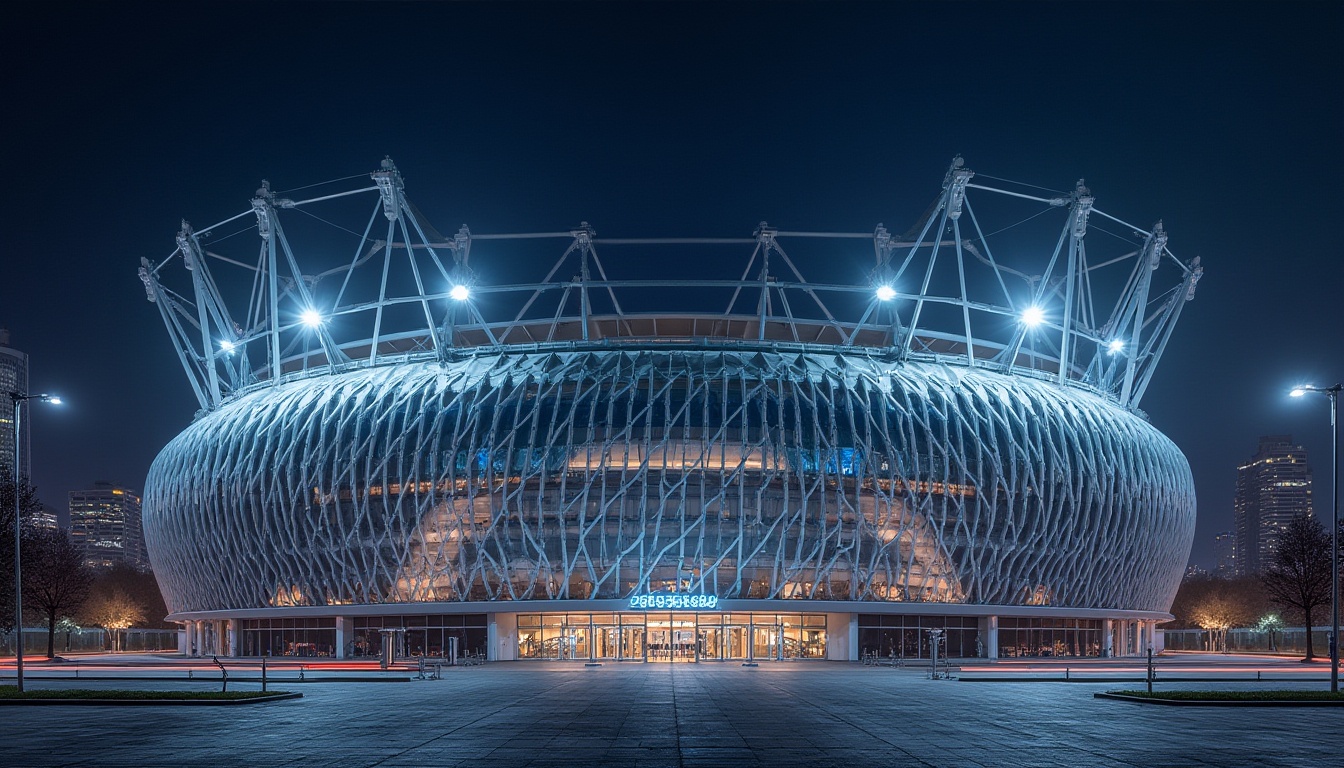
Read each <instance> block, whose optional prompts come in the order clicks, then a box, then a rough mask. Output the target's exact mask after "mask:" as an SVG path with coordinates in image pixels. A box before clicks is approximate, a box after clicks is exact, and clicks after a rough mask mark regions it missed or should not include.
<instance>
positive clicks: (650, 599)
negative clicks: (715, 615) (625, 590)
mask: <svg viewBox="0 0 1344 768" xmlns="http://www.w3.org/2000/svg"><path fill="white" fill-rule="evenodd" d="M718 607H719V597H718V595H683V594H680V593H678V592H653V593H650V594H647V595H631V596H630V608H631V609H632V610H637V611H644V610H648V609H650V608H671V609H673V610H679V609H686V608H698V609H705V610H710V611H713V610H717V609H718Z"/></svg>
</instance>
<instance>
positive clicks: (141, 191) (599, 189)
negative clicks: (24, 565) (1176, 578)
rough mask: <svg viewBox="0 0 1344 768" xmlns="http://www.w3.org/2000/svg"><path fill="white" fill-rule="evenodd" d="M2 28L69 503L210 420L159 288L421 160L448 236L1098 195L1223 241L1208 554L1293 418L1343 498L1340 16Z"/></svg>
mask: <svg viewBox="0 0 1344 768" xmlns="http://www.w3.org/2000/svg"><path fill="white" fill-rule="evenodd" d="M3 35H4V46H3V53H2V54H0V55H3V57H4V72H5V79H4V82H5V90H6V97H5V104H6V109H5V113H6V114H7V115H8V117H6V118H5V119H4V135H5V139H6V140H5V142H4V146H5V148H6V149H7V150H8V154H9V157H10V171H9V178H8V182H7V183H6V184H5V190H4V206H3V209H2V210H3V212H4V213H3V216H4V224H5V227H4V228H5V230H6V235H7V236H6V238H5V243H4V245H3V247H0V264H3V268H2V269H0V275H3V277H0V280H3V282H0V326H7V327H8V328H9V329H10V330H11V331H12V334H13V339H12V343H13V345H14V346H16V347H18V348H19V349H22V350H24V351H26V352H27V353H28V354H29V355H30V357H31V365H32V389H33V391H50V392H59V393H60V394H61V395H63V396H64V397H65V398H66V399H67V402H68V404H67V405H65V406H63V407H61V408H59V409H57V408H51V407H41V408H40V409H39V408H34V412H33V421H32V423H33V426H34V431H33V457H32V458H33V475H34V478H33V479H34V481H35V482H36V484H37V486H38V488H39V492H40V494H41V495H42V497H43V498H44V500H46V501H47V502H48V503H50V504H53V505H56V506H59V507H64V506H65V498H66V493H67V491H69V490H71V489H74V488H79V487H84V486H86V485H88V484H89V483H91V482H93V481H95V480H113V481H118V482H122V483H126V484H129V485H132V486H134V487H142V486H143V483H144V478H145V474H146V472H147V470H148V468H149V465H150V462H151V461H152V460H153V458H154V456H155V454H156V453H157V451H158V450H159V448H161V447H162V446H163V445H164V444H165V443H166V442H167V441H168V440H170V439H171V438H172V437H173V436H174V435H175V434H176V433H177V432H178V431H180V430H181V429H182V428H183V427H185V426H186V425H187V424H188V423H189V422H190V420H191V418H192V415H193V413H194V412H195V410H196V407H197V406H196V403H195V400H194V398H193V396H192V394H191V390H190V387H189V385H188V384H187V381H186V379H185V376H184V375H183V373H182V371H181V368H180V367H179V364H178V362H177V359H176V357H175V355H174V353H173V351H172V348H171V346H170V344H169V341H168V337H167V334H166V332H165V331H164V329H163V325H162V322H161V320H160V318H159V315H158V312H157V310H156V309H155V308H154V306H153V305H151V304H149V303H147V302H146V301H145V298H144V291H143V289H142V287H141V285H140V282H139V280H138V279H137V277H136V268H137V267H138V266H139V259H140V258H141V257H142V256H148V257H150V258H151V259H153V260H156V261H157V260H160V259H162V258H164V257H166V256H167V255H168V254H169V253H171V252H172V250H173V248H174V243H173V236H174V234H175V233H176V231H177V228H178V223H179V220H180V219H182V218H187V219H189V220H191V221H192V222H193V223H195V224H197V225H198V226H203V225H206V224H209V223H212V222H214V221H218V220H220V219H223V218H225V217H226V216H229V215H233V214H235V213H238V212H240V211H243V210H245V209H246V208H247V206H248V201H249V200H250V198H251V196H252V194H253V191H254V190H255V189H256V188H257V186H258V183H259V182H260V180H261V179H263V178H267V179H270V180H271V181H272V183H273V184H274V185H275V187H276V188H277V189H290V188H294V187H299V186H302V185H305V184H311V183H315V182H322V181H326V180H329V179H334V178H338V177H345V176H351V175H353V174H359V173H367V172H369V171H372V170H375V169H376V168H377V165H378V161H379V160H381V159H382V158H383V156H384V155H390V156H392V157H393V158H394V159H395V160H396V162H397V165H398V166H399V168H400V169H401V171H402V173H403V174H404V175H405V177H406V179H407V192H408V195H409V197H410V198H411V199H412V200H413V201H414V202H415V203H416V204H417V205H418V206H419V208H420V209H421V210H423V211H424V212H425V213H426V215H427V216H428V217H429V219H430V220H431V221H432V222H433V223H434V224H435V225H436V226H437V227H438V228H439V229H440V230H442V231H445V232H449V233H451V232H452V231H454V230H455V229H456V228H457V226H459V225H460V224H462V223H463V222H466V223H468V224H470V225H471V227H472V229H473V231H477V232H526V231H550V230H557V229H568V228H571V227H573V226H574V225H576V224H577V223H578V222H579V221H580V220H587V221H589V222H592V223H593V225H594V226H595V227H596V228H597V229H598V232H599V234H607V235H611V236H637V235H642V236H730V237H739V236H750V234H751V232H752V230H753V229H754V228H755V225H756V223H757V222H758V221H761V220H768V221H770V222H771V223H772V224H776V225H779V226H784V227H788V228H793V229H807V230H819V231H852V232H865V231H871V230H872V229H873V227H874V226H875V225H876V224H877V223H878V222H883V223H885V224H887V226H888V228H889V229H891V230H892V231H893V232H895V233H898V234H899V233H901V232H904V231H905V229H906V228H908V227H909V226H910V225H912V224H913V223H914V222H915V221H916V220H917V219H918V217H919V216H920V215H921V214H922V213H923V211H924V209H925V207H926V206H927V205H928V203H929V202H930V201H931V200H933V199H934V197H935V196H936V195H937V194H938V191H939V185H940V183H941V181H942V178H943V173H944V172H945V170H946V168H947V165H948V162H949V161H950V159H951V158H952V157H953V156H954V155H956V154H958V153H961V154H962V155H964V156H965V158H966V160H967V166H968V167H970V168H971V169H973V170H975V171H977V172H980V173H984V174H990V175H993V176H998V177H1003V178H1007V179H1014V180H1021V181H1026V182H1031V183H1034V184H1040V185H1044V186H1048V187H1052V188H1055V189H1064V190H1068V189H1072V185H1073V183H1074V181H1075V180H1076V179H1078V178H1079V177H1086V179H1087V182H1088V185H1089V186H1090V187H1091V188H1092V190H1093V192H1094V194H1095V195H1096V198H1097V205H1098V207H1099V208H1101V209H1103V210H1106V211H1107V212H1109V213H1113V214H1115V215H1118V216H1121V217H1122V218H1125V219H1126V220H1129V221H1133V222H1135V223H1141V224H1143V225H1145V226H1146V225H1148V224H1150V223H1151V222H1152V221H1155V220H1157V219H1159V218H1161V219H1163V221H1164V222H1165V225H1166V228H1167V230H1168V232H1169V234H1170V242H1169V247H1170V248H1171V249H1172V250H1173V251H1174V252H1175V253H1176V254H1177V255H1178V256H1179V257H1181V258H1182V259H1185V260H1188V259H1190V258H1192V257H1194V256H1200V257H1202V260H1203V266H1204V268H1205V276H1204V279H1203V281H1202V282H1201V283H1200V285H1199V291H1198V295H1197V297H1196V299H1195V301H1194V302H1193V303H1192V304H1190V305H1188V306H1187V307H1186V308H1185V311H1184V314H1183V315H1182V317H1181V320H1180V324H1179V326H1178V327H1177V329H1176V333H1175V336H1174V338H1173V340H1172V343H1171V346H1170V347H1169V348H1168V350H1167V353H1166V356H1165V358H1164V359H1163V362H1162V366H1161V367H1160V368H1159V370H1158V372H1157V375H1156V377H1155V379H1154V381H1153V383H1152V386H1151V387H1150V388H1149V390H1148V392H1147V394H1146V396H1145V398H1144V400H1143V402H1142V404H1141V406H1142V408H1143V409H1144V410H1145V411H1146V412H1147V413H1148V414H1149V417H1150V419H1151V421H1152V423H1153V424H1154V425H1156V426H1157V427H1158V428H1159V429H1161V430H1162V431H1163V432H1165V433H1166V434H1167V435H1168V436H1170V437H1171V438H1172V439H1173V440H1174V441H1175V442H1176V443H1177V445H1179V446H1180V447H1181V449H1182V450H1183V451H1184V452H1185V454H1186V456H1187V457H1188V458H1189V459H1190V463H1191V466H1192V468H1193V471H1194V477H1195V484H1196V487H1197V491H1198V495H1199V526H1198V533H1197V538H1196V543H1195V551H1194V560H1195V561H1196V562H1202V563H1204V564H1206V565H1207V564H1210V563H1211V560H1212V537H1213V535H1214V533H1216V532H1217V531H1220V530H1225V529H1228V528H1230V527H1231V524H1232V494H1233V485H1234V482H1235V477H1236V465H1237V463H1238V462H1239V461H1241V460H1243V459H1245V458H1247V457H1249V456H1250V455H1251V454H1252V453H1253V452H1254V451H1255V448H1256V441H1257V437H1258V436H1259V435H1261V434H1271V433H1291V434H1292V435H1293V436H1294V437H1295V438H1296V439H1298V440H1299V441H1300V442H1301V443H1302V444H1304V445H1305V446H1306V448H1307V450H1308V452H1309V454H1310V456H1311V458H1312V461H1313V464H1314V465H1315V467H1316V475H1317V486H1316V487H1317V493H1318V497H1319V499H1320V502H1319V504H1318V508H1319V510H1320V513H1321V514H1328V509H1329V508H1328V493H1329V455H1330V454H1329V450H1330V440H1329V428H1328V406H1327V402H1326V400H1325V399H1324V398H1319V397H1318V398H1311V399H1308V400H1304V401H1298V400H1292V399H1289V398H1288V397H1286V392H1287V390H1288V389H1289V388H1290V387H1291V386H1292V385H1294V384H1297V383H1299V382H1310V383H1314V384H1317V385H1328V384H1333V383H1335V382H1337V381H1339V380H1341V379H1344V341H1342V340H1341V339H1342V338H1344V323H1342V322H1341V317H1344V250H1341V248H1340V246H1339V243H1338V239H1339V232H1338V230H1339V225H1340V222H1341V213H1340V212H1341V210H1344V206H1341V202H1344V200H1342V199H1341V198H1342V197H1344V195H1341V193H1340V189H1341V183H1344V151H1342V150H1341V140H1342V139H1344V92H1341V91H1344V87H1342V86H1341V83H1342V82H1344V79H1342V78H1341V77H1340V73H1341V72H1344V61H1341V53H1340V51H1341V47H1340V45H1339V40H1340V39H1341V36H1344V5H1341V4H1339V3H1325V2H1322V3H1301V4H1294V3H1287V2H1273V3H1269V2H1266V3H1259V4H1237V3H1192V4H1186V3H1172V2H1164V3H1154V4H1144V3H1136V2H1126V3H1062V2H1059V3H1056V2H1050V3H1034V4H1010V3H996V4H993V5H988V4H986V5H982V4H977V3H929V4H922V5H913V6H905V5H896V6H895V7H893V6H890V5H885V4H884V5H878V4H825V5H813V4H789V3H777V4H768V5H751V4H745V5H726V6H720V5H718V4H709V3H696V4H680V5H663V4H637V5H620V4H616V3H603V4H596V5H581V4H551V5H546V6H541V7H536V6H530V5H525V4H515V3H509V4H503V5H496V6H490V7H486V6H478V5H471V4H442V5H440V4H431V3H411V4H399V3H373V4H356V3H341V4H319V3H299V4H289V5H285V4H276V3H229V4H216V5H211V4H204V3H201V4H198V3H180V4H172V5H168V4H148V5H137V4H133V3H103V4H97V5H94V4H90V3H81V4H63V3H55V2H42V3H23V4H21V5H19V6H17V8H16V9H15V8H11V10H10V11H9V12H8V13H7V18H6V23H5V24H4V25H3ZM361 223H362V222H361ZM522 266H523V267H525V268H524V269H522V270H521V271H520V273H519V275H515V276H514V280H517V279H520V278H525V279H539V278H540V277H541V276H542V275H543V274H544V272H545V269H546V268H547V267H549V263H538V264H536V265H522ZM800 266H801V267H802V268H803V270H804V273H805V274H807V275H808V276H809V277H811V278H812V279H814V280H823V279H825V278H827V275H826V269H827V265H825V264H815V263H813V264H802V265H800ZM861 266H866V265H861ZM850 279H853V276H852V275H847V276H844V277H843V278H841V279H838V280H837V281H843V280H850Z"/></svg>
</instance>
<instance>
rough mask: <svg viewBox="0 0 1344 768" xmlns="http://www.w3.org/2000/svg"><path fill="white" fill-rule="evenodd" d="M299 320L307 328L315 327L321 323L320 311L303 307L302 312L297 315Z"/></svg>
mask: <svg viewBox="0 0 1344 768" xmlns="http://www.w3.org/2000/svg"><path fill="white" fill-rule="evenodd" d="M299 322H301V323H303V324H304V325H306V326H308V327H309V328H316V327H318V326H319V325H321V324H322V313H321V312H318V311H317V310H316V309H305V310H303V314H301V315H299Z"/></svg>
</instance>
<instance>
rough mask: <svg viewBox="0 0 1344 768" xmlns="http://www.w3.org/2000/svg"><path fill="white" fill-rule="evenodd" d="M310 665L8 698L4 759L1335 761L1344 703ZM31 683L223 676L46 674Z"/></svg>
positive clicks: (643, 671)
mask: <svg viewBox="0 0 1344 768" xmlns="http://www.w3.org/2000/svg"><path fill="white" fill-rule="evenodd" d="M402 677H403V678H404V673H403V674H402ZM315 678H317V679H320V676H318V675H311V676H309V678H308V680H307V681H306V682H304V683H297V682H282V683H278V684H276V685H273V687H274V688H281V689H285V690H300V691H302V692H303V694H304V698H302V699H298V700H292V701H283V702H275V703H268V704H258V705H249V706H244V707H189V706H159V707H93V706H54V707H53V706H42V707H35V706H33V707H30V706H7V707H3V708H0V765H3V766H5V768H30V767H31V768H37V767H38V766H165V767H171V768H182V766H189V765H211V766H233V765H238V766H242V765H247V766H258V765H264V766H296V767H297V766H387V767H388V768H391V767H392V766H400V767H405V766H458V765H460V766H524V765H533V766H589V765H604V766H607V765H609V766H667V767H671V766H727V765H731V766H743V767H746V766H771V767H773V768H781V767H783V766H906V765H910V766H1019V767H1020V766H1139V767H1141V768H1153V766H1241V765H1246V766H1251V765H1256V766H1326V765H1341V764H1344V709H1339V708H1262V707H1253V708H1212V707H1179V708H1178V707H1161V706H1151V705H1138V704H1129V703H1124V702H1117V701H1107V700H1099V699H1094V698H1093V697H1092V694H1093V693H1094V692H1097V691H1104V690H1111V689H1116V688H1124V687H1138V685H1141V684H1116V683H1100V682H1068V683H1065V682H1044V681H1042V682H962V681H941V680H930V679H928V677H927V670H919V669H908V668H907V669H891V668H875V667H864V666H860V665H855V664H838V663H822V662H819V663H810V664H809V663H801V664H789V663H784V664H774V665H771V664H762V665H761V666H759V667H743V666H740V665H737V664H733V665H727V664H698V665H697V664H638V665H635V664H630V665H618V664H607V665H604V666H600V667H584V666H581V665H577V664H568V663H558V662H539V663H525V662H516V663H504V664H495V665H487V666H483V667H469V668H453V669H448V670H445V673H444V677H443V679H441V680H430V681H413V682H391V681H385V682H335V681H327V682H315V681H314V679H315ZM30 687H36V688H43V687H89V688H102V687H136V688H164V689H168V688H172V689H187V688H193V689H210V688H217V687H218V682H217V681H216V682H200V681H192V682H189V681H186V680H182V679H180V678H177V679H171V680H170V679H160V680H149V681H143V680H142V681H136V682H134V683H132V682H129V681H106V680H104V681H87V680H81V681H78V682H76V681H73V680H72V681H65V680H50V679H38V680H33V681H32V682H31V683H30ZM231 687H238V688H242V689H250V688H255V687H256V686H255V685H254V684H251V683H232V684H231ZM1166 687H1168V688H1180V687H1184V688H1192V687H1204V688H1229V687H1230V688H1255V687H1278V688H1285V687H1293V688H1296V687H1313V688H1321V687H1323V685H1322V684H1321V683H1318V682H1313V683H1304V682H1285V683H1274V684H1273V685H1272V686H1271V685H1269V684H1265V683H1260V684H1256V683H1254V682H1219V683H1203V684H1194V683H1169V684H1167V686H1166Z"/></svg>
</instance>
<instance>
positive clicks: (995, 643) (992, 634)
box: [985, 616, 999, 661]
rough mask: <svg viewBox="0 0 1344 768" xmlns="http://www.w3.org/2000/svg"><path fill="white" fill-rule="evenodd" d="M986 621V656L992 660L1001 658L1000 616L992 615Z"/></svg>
mask: <svg viewBox="0 0 1344 768" xmlns="http://www.w3.org/2000/svg"><path fill="white" fill-rule="evenodd" d="M988 618H989V621H987V622H985V658H987V659H989V660H990V661H998V659H999V617H998V616H990V617H988Z"/></svg>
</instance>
